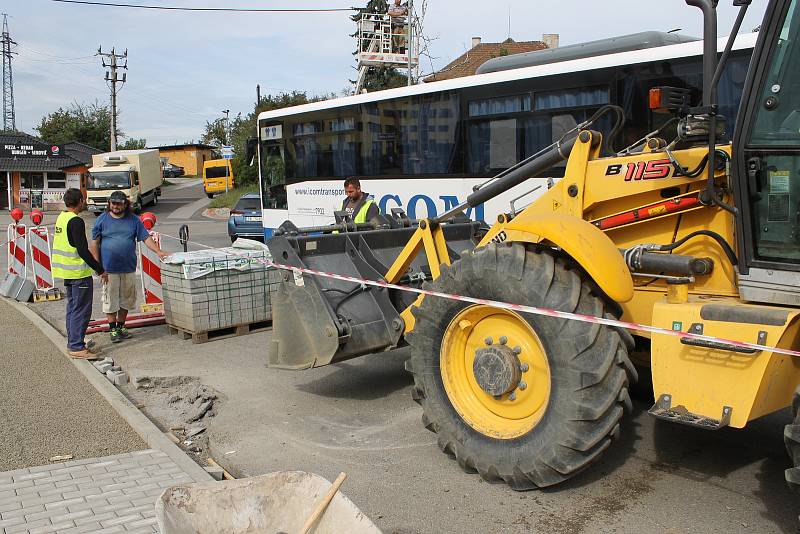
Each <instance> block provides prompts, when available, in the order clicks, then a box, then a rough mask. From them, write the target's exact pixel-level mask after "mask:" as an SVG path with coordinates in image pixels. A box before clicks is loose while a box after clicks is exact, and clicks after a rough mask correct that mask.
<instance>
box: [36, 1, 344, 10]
mask: <svg viewBox="0 0 800 534" xmlns="http://www.w3.org/2000/svg"><path fill="white" fill-rule="evenodd" d="M51 1H52V2H61V3H63V4H84V5H89V6H105V7H131V8H138V9H158V10H162V11H224V12H228V13H331V12H336V11H353V8H349V7H339V8H327V9H279V8H252V9H251V8H236V7H178V6H146V5H137V4H116V3H112V2H88V1H85V0H51Z"/></svg>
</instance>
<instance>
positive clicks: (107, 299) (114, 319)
mask: <svg viewBox="0 0 800 534" xmlns="http://www.w3.org/2000/svg"><path fill="white" fill-rule="evenodd" d="M139 241H143V242H144V244H145V246H146V247H147V248H149V249H150V250H152V251H153V252H155V253H156V254H158V256H159V257H160V258H163V257H165V256H167V255H168V254H167V253H166V252H164V251H163V250H161V248H160V247H159V246H158V245H157V244H156V242H155V241H153V238H152V237H150V233H149V232H148V231H147V229H146V228H145V227H144V224H142V221H141V220H139V217H136V216H135V215H134V214H133V212H132V211H131V202H130V200H129V199H128V197H127V196H125V193H123V192H122V191H114V192H113V193H111V196H110V197H109V199H108V209H107V210H106V211H105V212H104V213H102V214H101V215H100V217H98V218H97V221H96V222H95V225H94V228H93V229H92V245H93V251H94V252H95V254H97V253H98V252H99V257H100V260H101V261H102V264H103V269H105V271H106V272H107V273H108V280H107V281H106V282H105V283H104V284H103V292H102V301H103V313H105V314H106V317H107V318H108V327H109V332H110V335H111V342H112V343H119V342H120V341H122V340H123V339H128V338H130V337H131V334H130V332H128V329H127V328H126V327H125V319H127V317H128V310H131V309H132V308H133V307H134V306H135V305H136V261H137V255H136V243H137V242H139Z"/></svg>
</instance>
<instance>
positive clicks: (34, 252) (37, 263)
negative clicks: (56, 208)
mask: <svg viewBox="0 0 800 534" xmlns="http://www.w3.org/2000/svg"><path fill="white" fill-rule="evenodd" d="M30 218H31V221H33V224H35V225H36V226H32V227H31V228H30V230H28V241H29V243H30V247H31V264H32V265H33V279H34V283H35V285H36V289H37V290H39V291H51V290H53V289H54V287H55V282H54V281H53V268H52V266H51V265H50V258H51V257H52V250H51V248H50V232H49V231H48V230H47V228H46V227H44V226H41V224H42V221H43V220H44V215H43V214H42V212H41V211H39V210H33V211H32V212H31V214H30Z"/></svg>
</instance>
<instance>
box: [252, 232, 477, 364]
mask: <svg viewBox="0 0 800 534" xmlns="http://www.w3.org/2000/svg"><path fill="white" fill-rule="evenodd" d="M482 227H483V223H477V222H472V221H469V222H454V223H447V224H443V225H442V231H443V233H444V236H445V239H446V241H447V247H448V253H449V256H450V260H451V261H453V260H455V259H457V258H458V257H459V254H458V253H460V252H462V251H464V250H471V249H472V248H474V246H475V243H477V240H476V234H477V232H478V231H479V230H480V229H481V228H482ZM314 230H317V231H318V229H316V228H315V229H314ZM415 231H416V228H413V227H405V228H386V229H380V230H367V231H357V232H342V233H326V234H320V233H318V232H313V233H307V232H303V231H302V230H300V231H298V232H297V233H296V234H295V235H281V236H278V237H273V238H272V239H270V240H269V241H268V242H267V246H268V247H269V250H270V253H271V254H272V257H273V258H274V261H275V262H276V263H280V264H283V265H290V266H292V267H300V268H308V269H313V270H316V271H323V272H329V273H335V274H340V275H345V276H351V277H355V278H359V279H365V280H374V281H379V280H384V275H385V273H386V272H387V271H388V269H389V267H390V266H391V265H392V264H393V263H394V261H395V260H396V259H397V257H398V255H399V253H400V251H401V250H402V249H403V247H404V246H405V245H406V243H407V242H408V241H409V239H410V238H411V236H412V235H413V234H414V232H415ZM430 276H431V275H430V267H429V266H428V264H427V259H426V257H425V254H424V253H423V254H419V255H418V256H417V257H416V258H415V259H414V261H413V262H412V264H411V266H410V268H409V269H408V271H407V273H406V274H405V276H404V277H403V278H402V279H401V280H399V283H400V284H403V285H409V286H413V287H420V286H421V285H422V282H423V281H424V279H430ZM416 297H417V295H416V294H414V293H410V292H404V291H398V290H390V289H387V288H379V287H374V286H368V285H364V284H359V283H355V282H345V281H341V280H334V279H331V278H324V277H319V276H312V275H309V274H303V275H300V274H299V273H297V272H296V271H288V270H284V271H283V273H282V283H281V285H280V286H279V288H278V291H277V293H274V294H273V296H272V319H273V331H272V345H271V347H270V355H269V365H270V367H279V368H284V369H307V368H309V367H320V366H322V365H328V364H330V363H335V362H339V361H343V360H347V359H349V358H355V357H357V356H363V355H365V354H371V353H374V352H381V351H385V350H390V349H393V348H395V347H397V346H399V345H400V344H402V342H403V332H404V329H405V325H404V323H403V319H402V318H401V317H400V312H401V311H403V310H404V309H405V308H407V307H408V306H409V305H410V304H411V303H413V302H414V300H415V299H416Z"/></svg>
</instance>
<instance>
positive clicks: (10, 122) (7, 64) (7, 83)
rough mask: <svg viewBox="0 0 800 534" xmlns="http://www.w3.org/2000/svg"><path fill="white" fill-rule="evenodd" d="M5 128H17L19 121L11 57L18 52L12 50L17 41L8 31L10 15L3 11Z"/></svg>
mask: <svg viewBox="0 0 800 534" xmlns="http://www.w3.org/2000/svg"><path fill="white" fill-rule="evenodd" d="M2 43H3V130H4V131H6V132H9V131H16V130H17V121H16V119H15V117H14V76H13V75H12V73H11V59H12V57H13V55H14V54H16V52H12V51H11V45H16V44H17V43H16V42H14V41H12V40H11V35H10V34H9V33H8V15H7V14H5V13H3V35H2Z"/></svg>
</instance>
